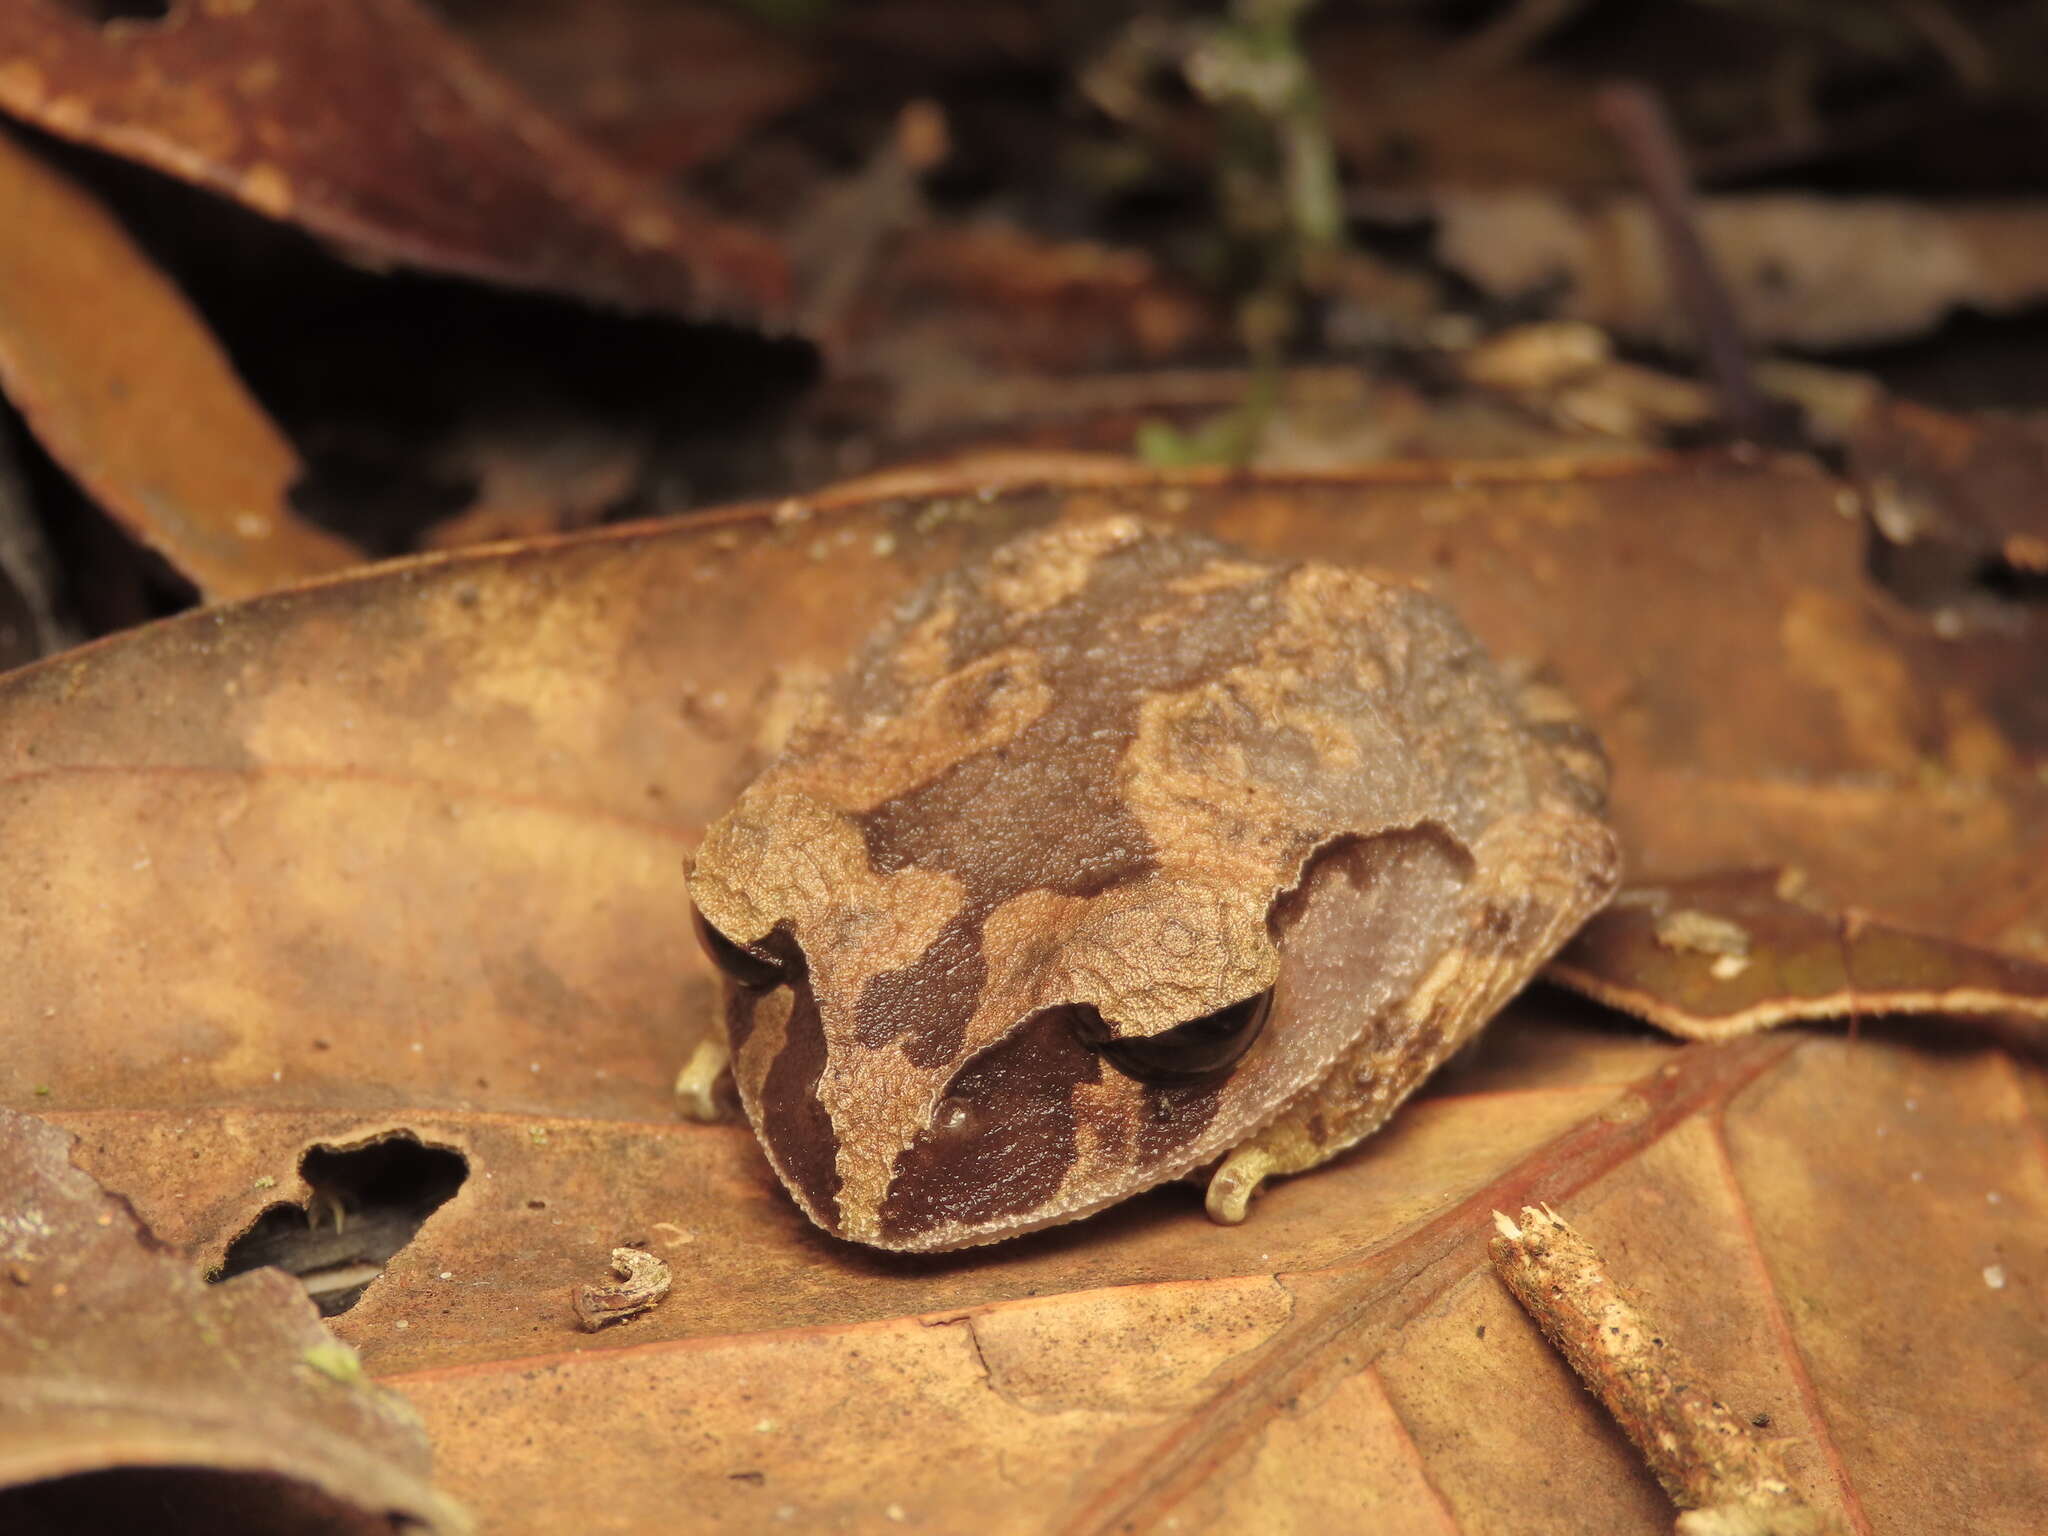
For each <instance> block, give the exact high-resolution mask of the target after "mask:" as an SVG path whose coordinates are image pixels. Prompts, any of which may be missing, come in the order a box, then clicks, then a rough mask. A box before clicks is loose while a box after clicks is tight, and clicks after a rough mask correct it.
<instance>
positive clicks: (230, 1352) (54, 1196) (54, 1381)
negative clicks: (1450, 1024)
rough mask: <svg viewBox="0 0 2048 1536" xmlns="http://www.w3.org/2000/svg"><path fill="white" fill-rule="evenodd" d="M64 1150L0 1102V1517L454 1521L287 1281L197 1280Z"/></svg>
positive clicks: (329, 1523) (459, 1519) (54, 1526)
mask: <svg viewBox="0 0 2048 1536" xmlns="http://www.w3.org/2000/svg"><path fill="white" fill-rule="evenodd" d="M70 1150H71V1137H70V1136H69V1135H67V1134H65V1133H64V1132H62V1131H60V1130H58V1129H57V1128H56V1127H54V1126H51V1125H49V1124H47V1123H45V1122H43V1121H41V1120H38V1119H36V1118H35V1117H34V1116H32V1115H24V1114H17V1113H15V1112H14V1111H12V1110H0V1191H4V1193H0V1287H4V1290H0V1525H5V1526H7V1527H8V1528H9V1529H31V1530H41V1529H49V1530H88V1529H97V1530H115V1529H133V1528H136V1527H135V1526H132V1525H131V1524H130V1522H131V1521H144V1522H146V1521H149V1520H150V1519H151V1516H150V1514H149V1511H150V1510H152V1509H154V1510H156V1511H157V1518H159V1519H160V1518H162V1516H163V1515H164V1514H165V1513H174V1514H177V1515H179V1516H180V1518H181V1519H182V1518H183V1517H185V1516H189V1515H190V1513H191V1511H192V1508H193V1507H194V1506H195V1505H197V1506H200V1507H213V1506H214V1505H216V1504H217V1506H218V1516H219V1519H220V1522H221V1523H220V1525H219V1526H218V1527H217V1528H219V1529H258V1528H261V1529H265V1530H270V1529H284V1528H286V1527H285V1526H283V1525H281V1524H276V1523H274V1522H276V1521H277V1520H278V1519H279V1512H280V1511H281V1510H284V1509H292V1510H295V1511H300V1512H302V1513H304V1514H305V1515H306V1518H307V1520H308V1524H306V1525H305V1526H303V1527H299V1526H293V1527H291V1528H293V1529H300V1528H304V1529H313V1528H315V1522H314V1516H315V1515H318V1516H319V1517H322V1518H320V1519H319V1520H318V1522H317V1528H318V1529H322V1530H326V1529H335V1530H341V1529H348V1530H354V1529H357V1524H356V1522H358V1521H362V1522H370V1521H374V1522H376V1528H377V1529H387V1528H388V1525H389V1523H390V1522H395V1521H397V1520H401V1519H402V1520H405V1521H408V1522H412V1523H416V1524H417V1525H419V1526H422V1527H425V1528H426V1529H428V1530H430V1531H435V1532H443V1533H455V1532H461V1531H466V1530H468V1529H469V1522H468V1519H467V1517H466V1516H465V1515H464V1514H463V1513H462V1511H461V1510H459V1509H458V1508H457V1507H456V1506H455V1505H454V1504H452V1503H451V1502H450V1501H449V1500H447V1499H446V1498H444V1497H443V1496H442V1495H441V1494H439V1493H437V1492H436V1491H435V1490H434V1488H433V1486H432V1485H431V1484H430V1483H429V1481H428V1451H427V1445H426V1440H425V1437H424V1436H423V1435H422V1433H421V1430H420V1424H419V1421H418V1419H417V1418H416V1417H415V1416H414V1415H413V1414H412V1413H411V1412H410V1411H409V1410H408V1409H407V1408H406V1405H405V1404H404V1403H403V1402H402V1401H401V1400H399V1399H398V1398H397V1397H395V1396H394V1395H393V1394H391V1393H389V1392H387V1391H385V1390H383V1389H381V1388H379V1387H376V1386H373V1385H372V1384H371V1383H370V1381H369V1379H368V1378H367V1377H366V1376H365V1375H364V1374H363V1369H362V1365H361V1363H360V1362H359V1361H358V1359H357V1358H356V1354H355V1352H354V1351H353V1350H351V1349H350V1348H348V1346H347V1345H345V1344H341V1343H339V1342H337V1341H336V1340H335V1339H334V1337H333V1336H332V1335H331V1334H329V1333H328V1332H327V1330H326V1329H325V1328H323V1327H321V1326H320V1321H319V1319H318V1318H317V1317H315V1316H314V1314H313V1309H312V1306H311V1305H310V1304H309V1303H308V1302H307V1301H306V1299H305V1297H304V1295H303V1294H301V1293H300V1291H299V1289H298V1287H297V1286H296V1285H294V1284H292V1283H291V1282H290V1281H289V1280H287V1279H286V1278H285V1277H284V1276H282V1275H280V1274H278V1273H276V1272H275V1271H273V1270H262V1271H258V1272H257V1273H255V1274H251V1275H248V1276H245V1277H243V1278H241V1279H239V1280H236V1281H233V1282H230V1283H228V1284H226V1285H219V1286H209V1285H208V1284H207V1283H206V1282H205V1280H204V1279H202V1278H201V1276H200V1274H199V1272H198V1270H197V1269H196V1268H195V1267H194V1266H193V1265H192V1264H191V1263H190V1262H189V1261H188V1260H186V1259H184V1258H182V1257H180V1256H179V1255H177V1254H175V1253H172V1252H169V1251H167V1250H166V1249H164V1248H163V1247H162V1245H160V1244H159V1243H157V1242H156V1241H155V1240H154V1238H153V1237H152V1236H151V1234H150V1233H148V1232H147V1231H145V1230H141V1229H139V1228H138V1227H137V1225H136V1221H135V1216H134V1213H133V1212H132V1211H131V1210H130V1209H129V1208H128V1206H127V1204H126V1203H125V1202H124V1201H122V1200H121V1199H120V1198H119V1197H118V1196H115V1195H111V1194H109V1193H107V1191H105V1190H104V1189H102V1188H101V1187H100V1186H99V1185H98V1184H96V1183H95V1182H94V1181H93V1179H92V1178H91V1176H90V1175H88V1174H86V1173H84V1172H82V1171H81V1170H79V1169H78V1168H76V1167H74V1166H73V1165H72V1162H71V1159H70V1156H69V1154H70ZM120 1473H127V1474H129V1475H127V1476H109V1475H108V1474H120ZM200 1473H211V1474H215V1476H213V1477H212V1478H209V1479H204V1480H202V1479H200V1478H199V1477H198V1474H200ZM96 1474H97V1476H96ZM139 1474H148V1475H139ZM45 1521H47V1522H48V1524H47V1525H45V1524H44V1523H43V1522H45ZM17 1522H19V1523H18V1524H17ZM179 1528H180V1529H185V1528H188V1527H187V1526H185V1525H183V1524H181V1525H180V1527H179ZM189 1528H192V1529H197V1528H198V1527H197V1526H196V1525H194V1526H191V1527H189Z"/></svg>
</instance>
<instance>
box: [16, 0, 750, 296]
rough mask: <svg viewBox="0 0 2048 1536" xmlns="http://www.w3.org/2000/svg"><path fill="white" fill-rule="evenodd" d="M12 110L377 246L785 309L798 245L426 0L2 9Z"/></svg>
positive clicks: (574, 280) (568, 289) (522, 283)
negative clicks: (691, 197) (596, 139)
mask: <svg viewBox="0 0 2048 1536" xmlns="http://www.w3.org/2000/svg"><path fill="white" fill-rule="evenodd" d="M0 110H5V111H7V112H10V113H12V114H13V115H14V116H16V117H18V118H21V119H22V120H23V121H26V122H30V123H33V124H35V125H36V126H37V127H39V128H43V129H46V130H47V131H49V132H51V133H54V134H59V135H61V136H63V137H65V138H68V139H75V140H77V141H78V142H80V143H83V144H90V145H93V146H95V147H97V148H100V149H105V150H108V151H110V152H111V153H114V154H118V155H122V156H125V157H127V158H130V159H133V160H137V161H140V162H141V163H143V164H145V165H149V166H153V167H155V168H156V169H158V170H160V171H164V172H166V173H168V174H170V175H173V176H178V177H182V178H184V179H185V180H188V181H191V182H194V183H196V184H198V185H200V186H203V187H208V188H211V189H212V190H214V191H217V192H220V193H223V194H225V195H226V196H228V197H231V198H234V199H236V200H237V201H239V202H241V203H243V204H245V205H247V206H248V207H250V208H253V209H254V210H256V211H257V212H258V213H261V214H264V215H266V216H268V217H270V218H276V219H287V220H289V221H291V222H292V223H294V224H298V225H301V226H303V227H304V228H306V229H307V230H310V231H311V232H312V233H314V234H316V235H319V236H321V237H323V238H325V239H327V240H331V241H333V242H335V243H336V244H338V245H340V246H341V247H343V248H344V249H345V250H347V251H350V252H352V253H354V254H356V255H358V256H360V257H362V258H364V259H367V260H370V261H374V262H377V263H382V264H392V263H397V264H403V265H408V266H418V267H425V268H429V269H432V270H437V271H447V272H454V273H458V274H461V275H464V276H469V277H477V278H482V279H484V280H485V281H487V282H496V283H506V284H510V285H513V286H515V287H529V288H539V289H545V290H549V291H553V292H558V293H566V294H572V295H575V296H578V297H581V298H585V299H594V300H597V301H600V302H603V303H608V304H617V305H623V306H625V307H627V308H632V309H655V310H665V311H669V312H671V313H675V314H679V315H683V316H687V317H721V318H729V319H734V320H747V319H754V318H757V317H763V316H766V317H773V316H775V315H778V314H780V313H781V312H782V310H783V309H784V306H785V304H786V302H787V293H786V274H785V272H784V264H783V259H782V255H781V252H780V251H779V250H778V249H777V248H776V247H775V245H774V244H773V243H772V242H771V241H769V240H768V239H767V238H766V237H765V236H763V235H761V234H759V233H757V232H755V231H752V230H748V229H745V228H742V227H740V226H738V225H734V224H731V223H727V222H725V221H723V220H720V219H718V218H716V217H714V216H713V215H711V214H709V213H707V212H706V211H704V210H702V209H700V208H698V207H696V206H694V205H692V204H690V203H688V202H686V201H684V200H683V199H681V198H679V197H677V196H674V195H671V194H669V193H666V192H664V191H662V190H661V189H660V188H659V187H658V186H656V185H654V184H653V183H651V182H645V181H642V180H641V179H640V178H638V177H637V176H635V175H633V174H631V173H629V172H627V171H625V170H624V169H622V168H621V167H619V166H618V165H616V164H615V163H613V162H612V161H611V160H609V159H608V158H606V156H605V155H604V154H603V153H602V152H600V151H598V150H596V149H594V148H592V147H591V146H590V145H588V144H586V143H584V142H583V141H582V140H581V139H579V138H577V137H576V135H574V134H573V133H571V132H570V131H568V130H567V129H565V128H563V127H562V126H561V125H560V124H558V123H557V122H555V121H554V120H553V119H552V118H550V117H548V116H547V115H546V114H545V113H543V112H541V111H540V110H539V109H538V108H537V107H535V106H533V105H532V104H531V103H530V102H528V101H526V100H525V99H524V98H523V97H522V96H521V95H520V94H519V92H518V91H517V90H516V89H515V88H514V87H513V86H512V85H511V84H510V83H508V82H507V81H505V80H503V79H501V78H499V77H498V76H497V75H496V74H494V73H493V72H492V71H491V69H490V68H489V67H488V66H487V65H485V63H484V62H483V61H482V60H481V59H480V58H478V57H477V56H476V55H475V54H474V53H472V52H471V51H470V50H469V48H468V47H466V46H465V45H464V44H463V43H462V42H461V41H460V40H459V39H457V38H456V37H455V36H454V35H453V34H452V33H450V32H449V31H448V30H447V29H446V28H444V27H443V26H442V25H441V24H440V23H439V22H438V21H436V20H434V19H433V18H432V17H431V16H430V15H429V14H428V13H427V12H426V11H425V10H423V9H421V8H420V7H419V6H417V5H415V4H412V3H411V0H368V3H365V4H359V5H328V4H326V3H324V0H265V3H263V4H261V5H201V4H197V3H181V4H175V5H172V6H170V7H169V8H168V10H167V11H166V12H165V14H163V15H162V16H161V17H160V18H158V19H137V18H126V19H115V20H111V21H107V22H104V23H96V22H95V21H94V20H93V17H92V12H91V8H89V7H88V8H80V7H75V6H71V5H66V4H63V3H60V0H23V3H21V4H17V5H11V6H8V7H7V8H6V9H5V10H4V12H0Z"/></svg>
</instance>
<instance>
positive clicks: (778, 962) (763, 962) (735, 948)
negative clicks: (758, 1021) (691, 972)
mask: <svg viewBox="0 0 2048 1536" xmlns="http://www.w3.org/2000/svg"><path fill="white" fill-rule="evenodd" d="M690 926H691V927H692V928H694V929H696V930H697V942H698V943H699V944H701V945H703V946H704V953H705V954H707V955H709V956H710V957H711V963H712V964H713V965H715V966H717V967H718V968H719V969H720V970H721V971H723V972H725V974H726V975H728V976H730V977H731V978H732V979H733V980H734V981H735V982H737V983H739V985H741V986H743V987H745V988H746V989H747V990H748V991H750V992H766V991H767V990H768V989H769V988H770V987H779V986H781V985H782V984H783V983H784V982H785V981H793V980H795V978H796V974H797V971H798V969H799V966H798V963H797V962H796V960H795V958H794V956H792V955H783V954H776V953H772V952H771V951H770V950H769V949H768V948H767V947H766V945H765V944H735V943H734V942H733V941H732V940H731V939H728V938H727V937H726V936H725V935H724V934H722V933H720V932H719V931H718V930H717V929H716V928H714V927H712V926H711V924H710V923H708V922H706V921H705V920H704V914H703V913H702V912H699V911H698V910H697V909H696V907H694V906H692V907H691V908H690ZM776 937H777V935H774V934H771V935H770V936H769V938H770V939H771V940H773V939H774V938H776ZM778 947H781V946H778Z"/></svg>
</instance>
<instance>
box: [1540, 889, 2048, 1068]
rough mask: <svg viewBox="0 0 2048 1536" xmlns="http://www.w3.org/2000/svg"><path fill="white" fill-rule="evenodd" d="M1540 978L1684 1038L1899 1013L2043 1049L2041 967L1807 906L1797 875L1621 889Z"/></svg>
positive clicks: (2046, 991) (2044, 982) (2047, 971)
mask: <svg viewBox="0 0 2048 1536" xmlns="http://www.w3.org/2000/svg"><path fill="white" fill-rule="evenodd" d="M1543 974H1544V977H1545V979H1547V980H1550V981H1554V982H1556V983H1558V984H1559V985H1560V986H1564V987H1568V988H1570V989H1571V990H1572V991H1574V992H1578V993H1581V994H1583V995H1584V996H1586V997H1590V998H1591V999H1593V1001H1595V1002H1597V1003H1600V1004H1603V1005H1604V1006H1606V1007H1609V1008H1617V1009H1620V1010H1621V1011H1622V1012H1624V1013H1629V1014H1633V1015H1635V1016H1636V1017H1637V1018H1640V1019H1645V1020H1647V1021H1649V1022H1650V1023H1652V1024H1655V1025H1656V1026H1657V1027H1658V1028H1660V1029H1663V1030H1667V1031H1669V1032H1670V1033H1672V1034H1674V1035H1677V1036H1679V1037H1681V1038H1683V1039H1687V1040H1728V1039H1733V1038H1735V1037H1736V1036H1739V1035H1746V1034H1752V1033H1754V1032H1756V1031H1757V1030H1761V1029H1769V1028H1772V1027H1773V1026H1775V1025H1779V1024H1786V1023H1792V1022H1796V1021H1805V1022H1820V1021H1829V1020H1844V1019H1846V1020H1849V1021H1851V1022H1852V1023H1854V1022H1855V1021H1857V1020H1859V1019H1862V1018H1864V1017H1867V1016H1870V1015H1874V1014H1890V1013H1899V1014H1915V1015H1926V1016H1929V1017H1931V1018H1934V1019H1943V1018H1957V1017H1964V1018H1972V1019H1981V1020H1985V1021H1987V1022H1988V1023H1991V1024H1993V1025H1994V1026H1996V1028H1995V1029H1994V1032H1995V1033H1997V1034H1999V1035H2000V1036H2001V1037H2002V1038H2005V1039H2006V1043H2008V1044H2012V1045H2015V1046H2018V1047H2020V1048H2022V1049H2025V1050H2028V1051H2030V1052H2032V1053H2033V1054H2036V1055H2039V1054H2042V1053H2043V1051H2044V1048H2048V1027H2044V1025H2048V966H2044V965H2040V964H2037V963H2036V962H2034V961H2031V960H2024V959H2021V958H2020V957H2018V956H2016V955H2007V954H2001V953H1999V952H1998V951H1996V950H1989V949H1979V948H1976V947H1974V946H1972V945H1968V944H1959V943H1956V942H1954V941H1952V940H1949V939H1941V938H1936V937H1933V936H1932V935H1929V934H1921V933H1914V932H1912V931H1910V930H1908V929H1905V928H1899V927H1895V926H1893V925H1892V924H1890V923H1886V922H1882V921H1879V920H1877V919H1875V918H1873V917H1870V916H1868V915H1867V914H1864V913H1861V912H1858V911H1856V910H1855V909H1853V908H1851V909H1848V910H1847V911H1845V912H1842V913H1840V914H1834V913H1829V912H1827V911H1824V910H1820V909H1817V908H1815V907H1814V906H1811V905H1808V904H1807V902H1806V900H1805V899H1804V892H1803V881H1802V880H1801V879H1800V877H1799V875H1798V872H1797V871H1793V870H1778V869H1767V870H1743V871H1731V872H1721V873H1715V874H1708V875H1700V876H1695V877H1693V878H1690V879H1685V880H1673V881H1667V882H1663V883H1660V884H1655V885H1636V886H1631V887H1628V888H1627V889H1625V890H1623V891H1622V892H1621V894H1620V895H1619V896H1617V897H1616V898H1615V899H1614V901H1613V902H1612V903H1611V904H1610V905H1609V906H1608V907H1607V909H1606V910H1605V911H1603V912H1601V913H1599V914H1597V915H1596V916H1595V917H1594V918H1593V919H1592V920H1591V921H1590V922H1588V923H1587V924H1586V926H1585V927H1584V928H1582V929H1580V930H1579V932H1578V934H1577V935H1576V936H1575V937H1574V938H1573V939H1572V941H1571V943H1569V944H1568V945H1566V946H1565V948H1564V950H1563V951H1562V952H1561V953H1560V954H1559V955H1558V957H1557V958H1556V959H1554V960H1553V961H1551V963H1550V965H1549V966H1548V967H1547V968H1546V969H1545V971H1544V973H1543Z"/></svg>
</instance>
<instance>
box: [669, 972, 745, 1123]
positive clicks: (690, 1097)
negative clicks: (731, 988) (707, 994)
mask: <svg viewBox="0 0 2048 1536" xmlns="http://www.w3.org/2000/svg"><path fill="white" fill-rule="evenodd" d="M714 995H715V996H716V998H717V1002H716V1003H715V1004H714V1006H713V1007H712V1008H710V1009H709V1010H708V1012H709V1013H710V1015H711V1017H710V1018H709V1019H708V1020H706V1025H705V1030H704V1038H703V1039H701V1040H699V1041H698V1042H697V1048H696V1049H695V1050H694V1051H692V1052H691V1053H690V1059H689V1060H688V1061H686V1062H684V1063H683V1069H682V1071H680V1072H678V1073H677V1074H676V1087H675V1094H676V1111H677V1113H679V1114H680V1115H681V1116H682V1117H683V1118H684V1119H685V1120H694V1121H696V1122H697V1123H698V1124H700V1125H716V1124H719V1123H720V1122H722V1121H726V1120H730V1119H732V1118H733V1113H734V1110H735V1109H736V1108H737V1106H738V1104H739V1092H738V1090H737V1089H736V1088H735V1087H734V1086H733V1078H732V1035H731V1033H730V1031H729V1030H728V1029H727V1027H726V1015H727V1013H728V1011H729V1010H730V1009H731V1007H732V999H731V997H730V996H729V994H728V992H727V990H726V987H725V986H724V985H723V984H721V985H720V986H719V988H718V990H717V991H716V993H715V994H714Z"/></svg>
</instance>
